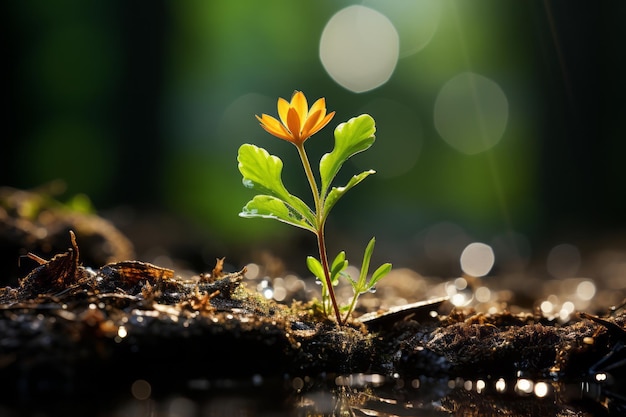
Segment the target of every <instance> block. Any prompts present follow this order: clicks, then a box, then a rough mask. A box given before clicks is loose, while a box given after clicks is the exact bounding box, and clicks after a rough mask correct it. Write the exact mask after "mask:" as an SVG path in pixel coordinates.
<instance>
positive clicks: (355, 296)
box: [343, 290, 361, 323]
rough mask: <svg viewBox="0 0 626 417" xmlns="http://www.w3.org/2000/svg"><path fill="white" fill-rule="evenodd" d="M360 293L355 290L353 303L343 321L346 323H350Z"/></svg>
mask: <svg viewBox="0 0 626 417" xmlns="http://www.w3.org/2000/svg"><path fill="white" fill-rule="evenodd" d="M359 295H361V294H360V293H358V292H357V291H356V290H354V297H352V302H351V303H350V308H348V312H347V313H346V317H345V318H344V319H343V321H344V323H346V322H347V321H348V319H349V318H350V316H351V315H352V310H354V306H355V305H356V300H357V298H359Z"/></svg>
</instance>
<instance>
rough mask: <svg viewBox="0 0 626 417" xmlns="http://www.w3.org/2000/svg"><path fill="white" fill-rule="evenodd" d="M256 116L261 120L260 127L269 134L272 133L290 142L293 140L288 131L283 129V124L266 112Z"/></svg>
mask: <svg viewBox="0 0 626 417" xmlns="http://www.w3.org/2000/svg"><path fill="white" fill-rule="evenodd" d="M256 118H257V119H258V120H259V122H261V127H262V128H263V129H265V130H266V131H267V132H268V133H269V134H271V135H274V136H276V137H277V138H280V139H284V140H288V141H290V142H292V141H293V137H292V136H291V133H289V131H288V130H287V129H285V126H283V125H282V124H281V123H280V122H279V121H278V120H276V119H275V118H274V117H272V116H269V115H267V114H262V115H261V117H259V116H256Z"/></svg>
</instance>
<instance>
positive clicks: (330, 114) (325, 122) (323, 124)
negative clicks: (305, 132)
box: [315, 112, 335, 132]
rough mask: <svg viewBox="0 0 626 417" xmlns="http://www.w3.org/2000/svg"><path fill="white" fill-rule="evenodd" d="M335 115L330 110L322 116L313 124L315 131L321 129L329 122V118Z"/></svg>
mask: <svg viewBox="0 0 626 417" xmlns="http://www.w3.org/2000/svg"><path fill="white" fill-rule="evenodd" d="M334 116H335V112H330V113H328V114H327V115H326V117H324V119H323V120H322V121H320V122H319V123H318V124H317V125H316V126H315V132H319V131H320V130H322V129H323V128H324V126H326V125H327V124H328V122H330V120H331V119H332V118H333V117H334Z"/></svg>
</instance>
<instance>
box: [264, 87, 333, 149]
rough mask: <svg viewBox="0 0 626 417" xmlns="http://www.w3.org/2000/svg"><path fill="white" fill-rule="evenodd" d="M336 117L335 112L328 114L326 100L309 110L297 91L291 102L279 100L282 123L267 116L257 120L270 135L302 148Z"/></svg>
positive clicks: (314, 104) (303, 98)
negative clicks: (306, 141)
mask: <svg viewBox="0 0 626 417" xmlns="http://www.w3.org/2000/svg"><path fill="white" fill-rule="evenodd" d="M334 115H335V112H331V113H329V114H326V100H325V99H324V98H320V99H318V100H317V101H316V102H315V103H313V105H312V106H311V108H310V109H309V108H308V103H307V101H306V97H305V96H304V94H303V93H302V92H301V91H296V92H295V93H294V94H293V96H292V97H291V102H288V101H287V100H285V99H284V98H279V99H278V116H279V117H280V121H278V120H277V119H276V118H274V117H272V116H268V115H267V114H262V115H261V117H259V116H256V118H257V119H258V120H259V122H261V127H262V128H263V129H265V130H267V131H268V132H269V133H270V134H272V135H274V136H276V137H277V138H280V139H283V140H286V141H289V142H291V143H293V144H294V145H296V146H300V145H302V144H303V143H304V141H305V140H307V139H308V138H310V137H311V136H313V135H314V134H316V133H317V132H319V131H320V130H321V129H322V128H323V127H324V126H326V125H327V124H328V122H330V119H332V118H333V116H334Z"/></svg>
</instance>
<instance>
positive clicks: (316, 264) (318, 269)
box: [306, 256, 326, 286]
mask: <svg viewBox="0 0 626 417" xmlns="http://www.w3.org/2000/svg"><path fill="white" fill-rule="evenodd" d="M306 266H307V268H309V271H311V273H312V274H313V275H315V276H316V277H317V278H318V279H319V280H320V281H321V282H322V286H326V280H325V279H324V268H322V264H321V263H320V261H318V260H317V259H316V258H314V257H313V256H307V257H306Z"/></svg>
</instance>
